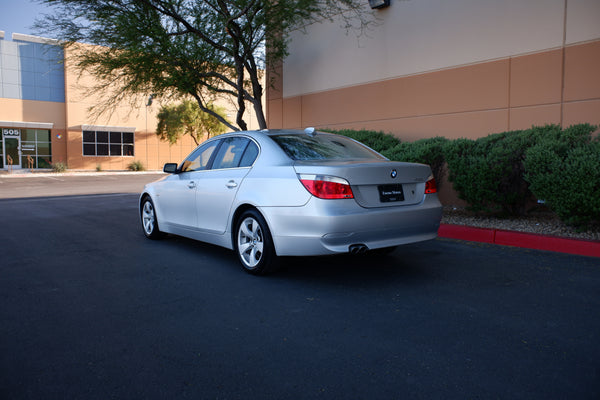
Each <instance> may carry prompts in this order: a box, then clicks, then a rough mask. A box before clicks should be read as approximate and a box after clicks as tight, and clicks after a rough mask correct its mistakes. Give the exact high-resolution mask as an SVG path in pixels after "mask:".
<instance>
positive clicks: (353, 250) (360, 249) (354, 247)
mask: <svg viewBox="0 0 600 400" xmlns="http://www.w3.org/2000/svg"><path fill="white" fill-rule="evenodd" d="M367 250H369V248H368V247H367V246H366V245H364V244H351V245H350V246H349V247H348V251H349V252H350V254H352V255H358V254H364V253H366V252H367Z"/></svg>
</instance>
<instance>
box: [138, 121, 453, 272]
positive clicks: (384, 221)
mask: <svg viewBox="0 0 600 400" xmlns="http://www.w3.org/2000/svg"><path fill="white" fill-rule="evenodd" d="M164 172H167V173H169V175H167V176H165V177H164V178H162V179H160V180H158V181H156V182H153V183H150V184H148V185H146V187H145V188H144V191H143V192H142V194H141V196H140V202H139V206H140V217H141V223H142V228H143V231H144V234H145V235H146V236H147V237H148V238H150V239H157V238H160V237H161V236H163V235H164V234H165V233H169V234H174V235H180V236H185V237H188V238H192V239H196V240H200V241H202V242H207V243H211V244H214V245H218V246H223V247H226V248H228V249H232V250H234V251H235V252H236V254H237V256H238V257H239V260H240V262H241V264H242V266H243V267H244V269H245V270H246V271H248V272H250V273H252V274H256V275H261V274H265V273H267V272H269V271H272V270H273V269H274V268H275V267H276V265H277V261H278V257H279V256H308V255H311V256H315V255H327V254H339V253H348V252H350V253H355V254H356V253H364V252H387V251H390V250H393V249H394V248H395V247H396V246H398V245H402V244H407V243H414V242H419V241H423V240H430V239H434V238H435V237H436V236H437V231H438V228H439V225H440V220H441V216H442V206H441V204H440V202H439V200H438V196H437V188H436V184H435V180H434V179H433V176H432V174H431V169H430V168H429V166H427V165H423V164H413V163H404V162H393V161H389V160H388V159H386V158H385V157H383V156H382V155H381V154H379V153H377V152H375V151H374V150H372V149H370V148H368V147H367V146H365V145H363V144H361V143H359V142H357V141H355V140H352V139H350V138H348V137H345V136H340V135H335V134H330V133H322V132H317V131H315V130H314V129H312V128H308V129H306V130H305V131H294V130H264V131H252V132H235V133H229V134H225V135H220V136H217V137H214V138H212V139H209V140H207V141H206V142H204V143H202V144H201V145H200V146H198V147H197V148H196V149H195V150H194V151H193V152H192V153H191V154H190V155H189V156H188V157H187V158H186V159H185V160H184V161H183V162H182V163H181V164H179V165H178V164H174V163H168V164H165V166H164Z"/></svg>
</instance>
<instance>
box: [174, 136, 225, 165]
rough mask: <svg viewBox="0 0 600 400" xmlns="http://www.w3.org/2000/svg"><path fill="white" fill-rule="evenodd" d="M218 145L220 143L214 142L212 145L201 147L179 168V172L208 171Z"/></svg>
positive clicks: (207, 144)
mask: <svg viewBox="0 0 600 400" xmlns="http://www.w3.org/2000/svg"><path fill="white" fill-rule="evenodd" d="M218 144H219V142H218V141H216V140H213V141H212V142H210V143H206V144H204V145H202V146H200V147H199V148H197V149H196V150H194V152H193V153H192V154H190V155H189V156H188V158H186V159H185V161H183V163H182V164H181V166H180V167H179V170H180V171H181V172H193V171H202V170H205V169H207V168H208V166H209V162H210V159H211V156H212V155H213V153H214V151H215V149H216V148H217V145H218Z"/></svg>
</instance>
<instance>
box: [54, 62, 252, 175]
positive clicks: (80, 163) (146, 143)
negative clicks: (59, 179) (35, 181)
mask: <svg viewBox="0 0 600 400" xmlns="http://www.w3.org/2000/svg"><path fill="white" fill-rule="evenodd" d="M68 57H69V54H68V53H67V55H66V60H67V61H66V67H65V87H66V88H65V97H66V120H67V126H68V129H67V153H68V157H67V159H68V160H67V162H68V166H69V168H71V169H96V167H97V166H100V167H101V168H102V169H103V170H123V169H127V166H128V165H129V164H130V163H131V162H132V161H141V162H142V164H143V165H144V167H145V168H146V169H150V170H162V167H163V165H164V164H165V163H167V162H176V163H179V162H180V161H182V160H183V159H184V158H185V157H186V156H187V155H188V154H189V153H190V152H191V151H192V150H193V149H194V148H195V147H196V144H195V142H194V141H193V139H192V138H191V137H190V136H188V135H184V136H183V137H182V138H181V139H180V140H179V141H178V142H177V143H176V144H173V145H171V144H169V143H168V142H165V141H161V140H159V138H158V136H157V135H156V133H155V132H156V127H157V124H158V120H157V114H158V112H159V111H160V108H161V106H162V105H163V104H162V103H161V101H160V99H154V100H153V101H152V104H151V105H149V106H148V105H147V104H148V98H147V97H145V96H140V97H138V98H131V99H127V100H126V101H125V102H123V103H122V104H119V105H118V106H117V107H115V109H114V110H112V111H111V112H108V113H103V114H100V115H99V114H98V113H97V112H96V111H91V110H90V107H92V106H94V105H96V104H98V103H99V102H101V101H102V99H103V98H102V97H99V96H100V95H99V94H96V93H94V92H92V91H90V88H93V87H94V85H95V83H96V82H95V79H94V78H93V77H92V76H90V75H87V74H83V75H82V74H80V73H79V71H78V70H76V69H74V68H73V66H72V65H70V63H69V58H68ZM115 90H117V88H115ZM215 104H217V105H219V106H222V107H224V108H225V109H226V110H227V118H228V119H229V120H230V121H235V115H236V110H237V109H236V107H235V103H234V101H233V100H231V99H226V98H223V99H219V100H217V101H215ZM247 110H248V111H247V113H248V114H247V116H246V121H247V122H248V126H249V129H257V128H258V123H257V119H256V117H255V115H254V112H253V109H252V108H251V105H250V104H248V105H247ZM84 127H87V129H91V127H95V128H96V129H98V130H103V129H105V130H114V131H119V130H124V131H125V130H127V131H133V132H134V137H135V155H134V156H133V157H108V156H107V157H91V156H83V154H82V153H83V150H82V146H83V138H82V136H83V130H85V129H84Z"/></svg>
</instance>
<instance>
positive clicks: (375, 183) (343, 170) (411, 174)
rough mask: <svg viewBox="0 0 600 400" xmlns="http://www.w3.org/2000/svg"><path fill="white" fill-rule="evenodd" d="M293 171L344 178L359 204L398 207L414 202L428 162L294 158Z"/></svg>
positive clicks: (427, 172)
mask: <svg viewBox="0 0 600 400" xmlns="http://www.w3.org/2000/svg"><path fill="white" fill-rule="evenodd" d="M294 168H295V170H296V173H297V174H316V175H324V176H335V177H339V178H343V179H345V180H347V181H348V183H349V184H350V186H351V187H352V192H353V193H354V199H355V200H356V202H357V203H358V204H360V205H361V206H363V207H367V208H371V207H398V206H406V205H413V204H418V203H420V202H421V201H422V200H423V196H424V194H425V183H426V182H427V180H428V179H429V178H430V176H431V169H430V168H429V166H428V165H424V164H414V163H405V162H393V161H387V160H381V161H375V162H371V161H370V162H365V161H364V160H363V161H339V160H336V161H296V162H295V164H294Z"/></svg>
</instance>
